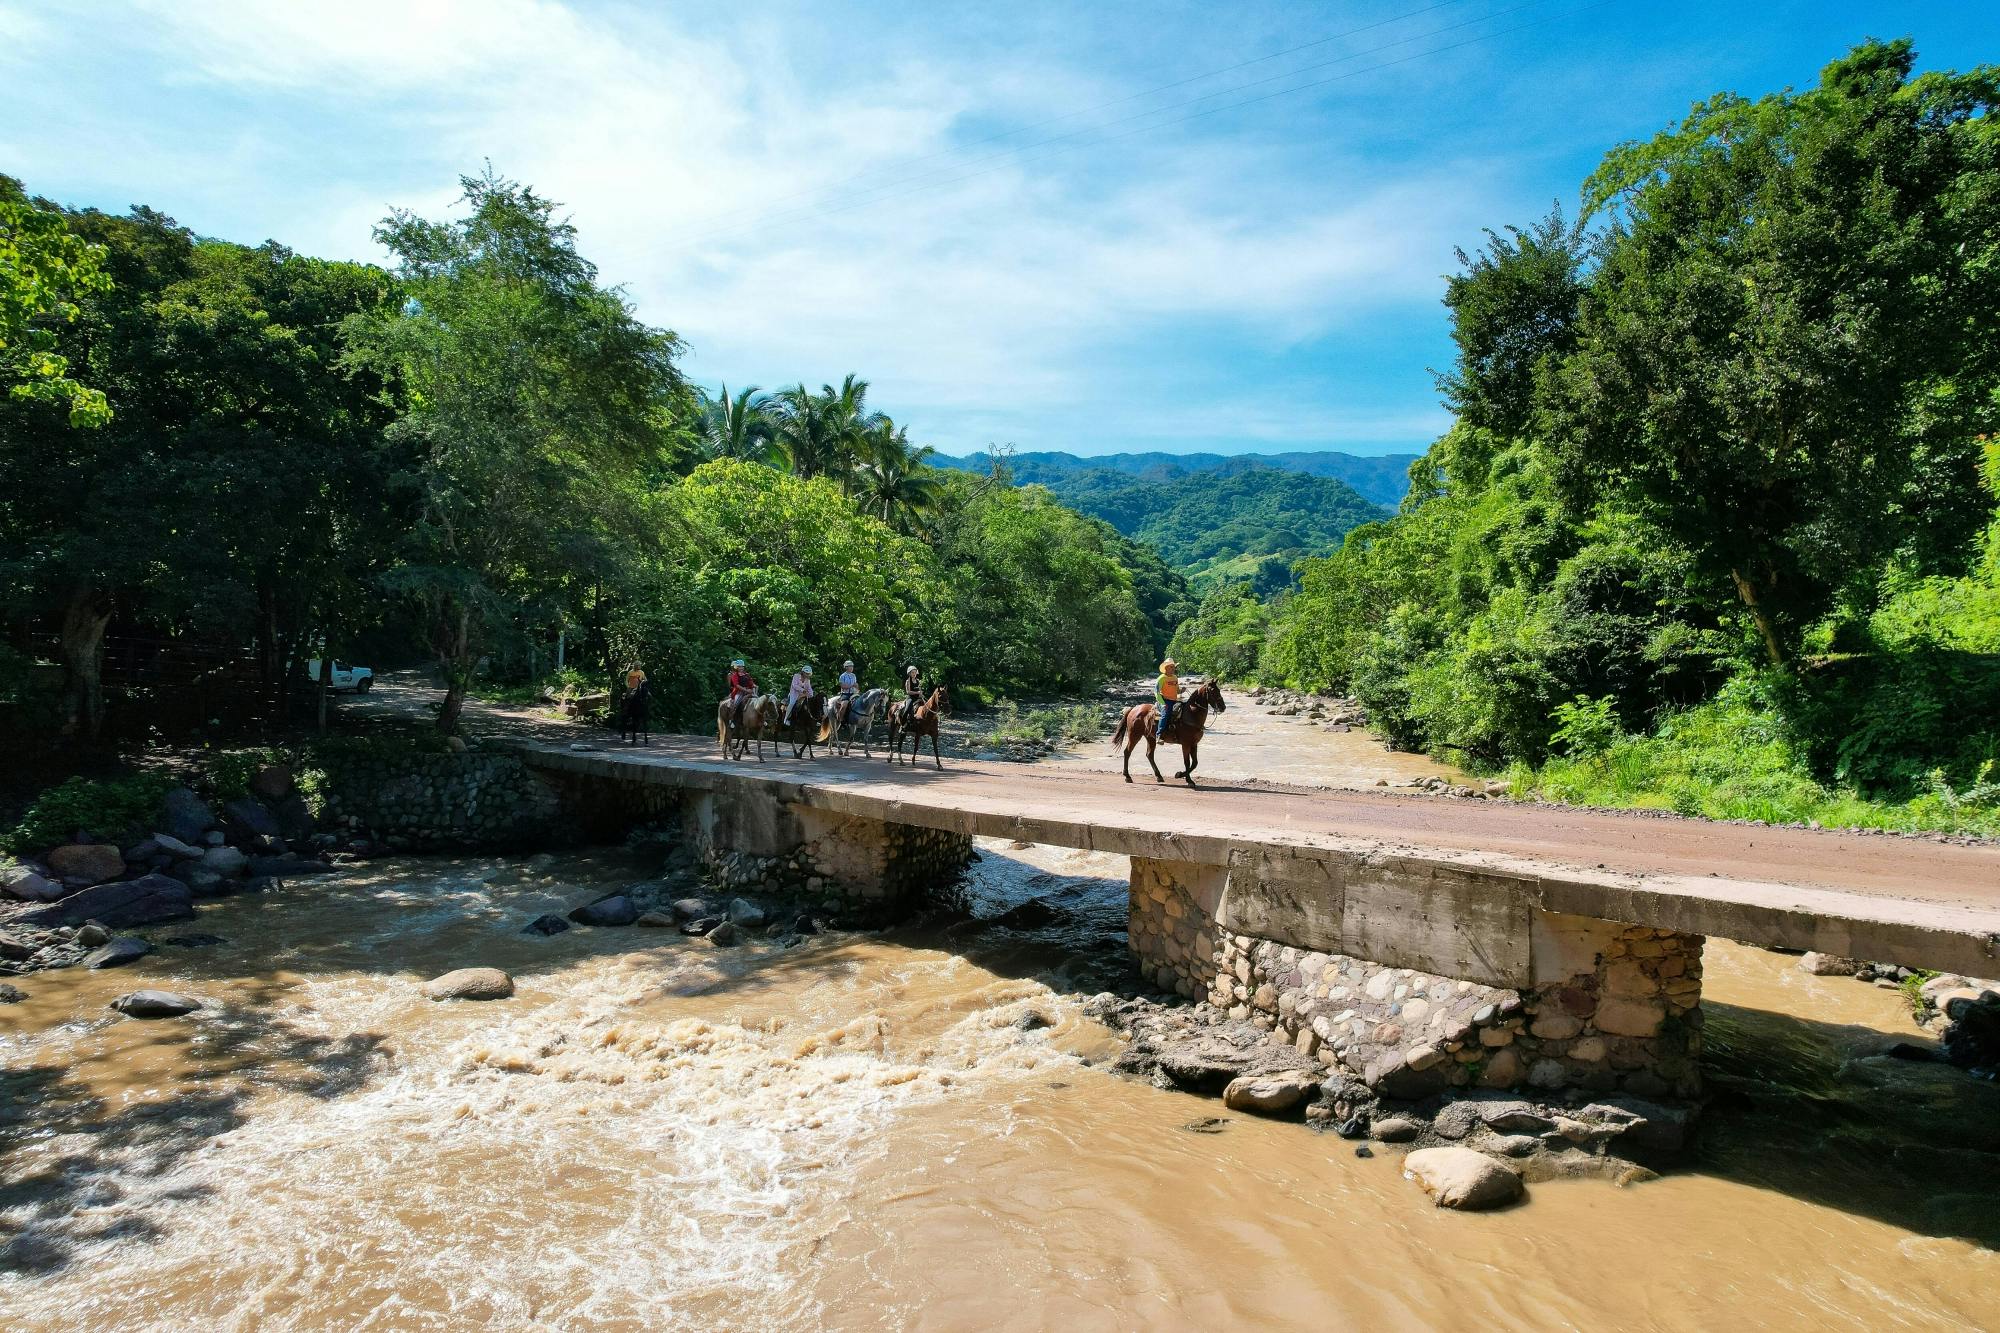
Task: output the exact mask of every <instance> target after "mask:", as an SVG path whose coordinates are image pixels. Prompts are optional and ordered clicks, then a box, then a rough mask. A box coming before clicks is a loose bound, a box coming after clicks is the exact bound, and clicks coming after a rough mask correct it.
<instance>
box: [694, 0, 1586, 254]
mask: <svg viewBox="0 0 2000 1333" xmlns="http://www.w3.org/2000/svg"><path fill="white" fill-rule="evenodd" d="M1547 2H1548V0H1529V2H1528V3H1526V4H1521V5H1516V6H1515V7H1514V8H1512V9H1508V10H1502V11H1500V12H1499V13H1496V14H1489V15H1486V16H1485V17H1484V18H1481V19H1476V20H1471V21H1470V22H1468V23H1461V24H1454V25H1451V26H1450V27H1447V28H1440V29H1436V30H1433V31H1432V32H1429V33H1425V34H1422V35H1421V36H1420V37H1416V38H1406V39H1403V40H1401V41H1396V42H1389V43H1386V44H1384V45H1383V46H1380V47H1376V48H1373V49H1372V50H1369V51H1362V52H1356V53H1354V55H1352V56H1347V57H1343V58H1342V59H1341V60H1336V61H1327V62H1323V63H1321V64H1319V65H1309V66H1305V67H1303V68H1302V69H1298V70H1293V71H1291V72H1290V73H1288V74H1284V75H1279V76H1276V78H1274V79H1259V80H1256V81H1253V82H1251V83H1247V84H1241V85H1238V86H1237V87H1234V88H1229V89H1223V90H1221V91H1219V92H1216V93H1209V94H1205V95H1204V96H1202V97H1197V98H1192V99H1190V100H1188V101H1186V102H1182V103H1177V104H1175V105H1173V106H1167V107H1160V108H1156V109H1155V110H1153V111H1150V112H1145V113H1142V114H1141V115H1138V116H1127V117H1124V118H1122V119H1120V120H1114V121H1110V122H1107V123H1106V124H1105V125H1102V126H1095V127H1091V128H1090V129H1085V130H1079V131H1076V132H1074V133H1071V134H1063V135H1055V136H1052V137H1051V138H1048V139H1043V140H1039V141H1037V142H1036V143H1032V144H1024V145H1022V146H1021V147H1020V148H1018V149H1015V150H1010V151H1009V152H1006V153H997V154H989V155H988V156H987V157H984V158H975V159H973V161H972V162H970V163H966V164H964V165H967V166H971V165H976V164H977V163H979V162H983V161H993V160H995V159H997V158H1001V157H1014V156H1017V155H1018V154H1019V153H1026V152H1029V151H1032V150H1034V149H1036V148H1042V147H1048V146H1050V145H1059V146H1057V147H1054V148H1053V150H1052V151H1051V152H1049V153H1047V154H1044V155H1043V156H1044V157H1054V156H1055V155H1056V154H1058V153H1063V152H1070V151H1074V150H1075V149H1078V148H1089V147H1099V146H1102V145H1104V144H1107V143H1115V142H1117V141H1118V140H1120V139H1129V138H1131V137H1132V136H1134V135H1138V134H1147V133H1150V132H1152V131H1154V130H1161V129H1168V128H1170V127H1172V126H1175V125H1183V124H1186V123H1187V122H1189V121H1193V120H1199V119H1201V118H1203V117H1205V116H1211V115H1216V114H1219V113H1221V112H1224V111H1233V110H1236V109H1238V108H1240V107H1246V106H1253V105H1255V104H1257V103H1259V102H1267V101H1270V100H1271V99H1273V98H1277V97H1286V96H1289V95H1291V94H1293V93H1301V92H1309V91H1311V90H1312V89H1315V88H1323V87H1326V86H1327V85H1329V84H1334V83H1340V82H1343V81H1345V80H1347V79H1352V78H1358V77H1360V76H1361V75H1363V74H1373V73H1376V72H1378V71H1380V70H1384V69H1390V68H1393V67H1395V66H1397V65H1405V64H1409V63H1410V62H1411V61H1414V60H1421V59H1424V58H1425V57H1428V56H1434V55H1443V54H1444V53H1446V52H1448V51H1456V50H1459V49H1461V48H1463V47H1467V46H1472V45H1474V44H1476V43H1479V42H1484V41H1490V40H1492V39H1493V38H1496V37H1505V36H1508V35H1509V34H1512V33H1517V32H1524V31H1526V30H1528V29H1530V28H1536V27H1541V26H1542V25H1544V24H1547V23H1552V22H1555V21H1557V20H1559V19H1567V18H1574V17H1576V16H1577V15H1580V14H1585V13H1588V12H1589V11H1591V10H1593V9H1601V8H1603V7H1604V6H1605V5H1607V4H1609V3H1611V0H1594V3H1592V4H1587V5H1584V6H1582V7H1581V8H1579V9H1575V10H1571V11H1568V12H1566V13H1562V14H1554V15H1548V16H1546V17H1542V18H1536V19H1531V20H1529V21H1528V22H1526V23H1518V24H1515V25H1513V26H1512V27H1508V28H1499V29H1495V30H1494V31H1492V32H1486V33H1479V34H1476V35H1474V36H1471V37H1467V38H1465V39H1463V40H1461V41H1457V42H1451V43H1448V44H1446V45H1444V46H1439V47H1433V48H1430V49H1428V50H1423V51H1417V52H1413V53H1411V54H1410V55H1407V56H1399V57H1397V58H1396V59H1394V60H1385V61H1382V62H1380V63H1379V64H1374V65H1369V66H1366V67H1364V68H1362V69H1357V70H1349V71H1347V72H1346V73H1344V74H1336V75H1333V76H1331V77H1328V78H1324V79H1315V80H1313V81H1312V82H1310V83H1302V84H1297V85H1295V86H1293V87H1290V88H1279V89H1276V90H1274V91H1272V92H1268V93H1262V94H1259V95H1258V96H1256V97H1249V98H1245V99H1243V100H1241V101H1237V102H1230V103H1226V104H1225V105H1222V106H1215V107H1208V108H1206V109H1204V110H1201V111H1196V112H1193V113H1192V114H1189V115H1186V116H1181V117H1178V118H1176V119H1174V120H1167V121H1160V122H1157V123H1155V124H1151V125H1141V126H1139V127H1138V128H1136V129H1132V130H1127V131H1125V132H1123V133H1120V134H1113V135H1106V136H1104V137H1101V138H1095V139H1091V140H1089V141H1086V142H1081V143H1078V142H1069V141H1072V140H1075V139H1077V138H1078V137H1079V136H1081V135H1083V134H1093V133H1097V132H1099V131H1101V130H1103V129H1106V128H1109V127H1110V126H1114V125H1120V124H1125V123H1128V122H1130V121H1132V120H1139V119H1145V118H1146V117H1148V116H1153V115H1158V114H1160V113H1161V112H1164V111H1172V110H1178V109H1180V108H1181V107H1186V106H1193V105H1195V104H1196V103H1197V102H1202V101H1206V100H1208V99H1209V98H1211V97H1220V96H1226V95H1228V94H1229V93H1235V92H1242V91H1244V90H1245V89H1247V88H1254V87H1258V86H1260V85H1262V84H1264V83H1270V82H1275V81H1276V80H1277V79H1285V78H1296V77H1297V76H1298V75H1299V74H1302V73H1307V72H1310V71H1311V70H1313V69H1323V68H1326V67H1327V66H1328V65H1332V64H1342V63H1345V62H1346V60H1349V59H1354V58H1357V57H1359V56H1364V55H1372V54H1377V53H1379V52H1381V51H1386V50H1391V49H1393V48H1395V47H1397V46H1403V45H1407V44H1408V43H1409V42H1410V41H1420V40H1423V38H1425V37H1435V36H1439V35H1441V34H1443V33H1445V32H1449V31H1453V30H1455V29H1457V28H1464V27H1468V26H1472V24H1474V23H1480V22H1487V21H1490V20H1491V19H1494V18H1499V17H1502V16H1504V15H1506V14H1510V13H1518V12H1520V11H1521V10H1524V9H1531V8H1534V7H1536V6H1537V5H1540V4H1544V3H1547ZM1034 160H1037V161H1039V160H1042V159H1039V158H1038V159H1034ZM1007 165H1009V164H1007V163H1002V164H1001V165H998V166H990V167H986V168H983V169H981V170H979V171H970V172H965V173H963V174H960V175H957V176H950V177H946V178H944V179H942V180H926V179H924V177H923V176H919V177H912V178H909V180H911V181H921V182H922V183H920V184H916V185H915V187H914V188H912V189H909V190H903V191H899V192H898V193H895V194H889V195H880V196H879V197H863V196H876V195H878V194H879V191H880V190H883V189H889V188H892V187H893V186H894V185H896V184H901V183H906V182H888V183H885V184H884V185H882V186H878V187H873V188H871V189H869V190H866V191H863V192H862V194H861V195H857V196H850V197H849V198H848V199H847V200H845V201H839V200H836V201H835V203H834V206H830V207H823V208H812V209H802V210H793V211H788V212H785V213H780V214H778V215H775V216H772V217H769V218H766V219H762V220H754V219H753V220H752V221H751V222H750V223H748V224H746V225H745V226H742V227H732V228H727V229H723V230H719V231H714V232H705V233H702V234H699V235H695V236H691V237H688V238H686V239H685V240H682V241H680V242H675V243H670V244H669V245H668V246H667V247H666V248H668V249H669V250H685V249H689V248H691V247H693V246H695V245H699V244H701V243H702V242H703V241H707V240H712V239H715V238H716V237H719V236H740V235H743V234H744V233H745V232H748V231H761V230H765V229H767V228H769V227H773V226H781V225H783V224H785V223H787V222H795V221H808V220H812V219H815V218H821V217H831V216H834V215H837V214H840V213H845V212H852V211H853V210H854V209H856V208H865V207H868V206H870V205H873V204H880V203H888V202H891V201H893V200H896V199H902V198H907V197H908V196H910V195H913V194H919V193H922V192H923V191H924V190H927V189H932V188H936V187H941V186H946V185H956V184H958V183H960V182H963V181H968V180H973V179H976V178H977V177H980V176H987V175H991V174H992V173H993V172H996V171H1002V170H1005V169H1006V166H1007ZM935 174H936V173H925V175H926V176H929V175H935Z"/></svg>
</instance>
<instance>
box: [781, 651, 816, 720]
mask: <svg viewBox="0 0 2000 1333" xmlns="http://www.w3.org/2000/svg"><path fill="white" fill-rule="evenodd" d="M812 697H813V669H812V663H810V662H808V663H806V664H805V665H804V666H802V667H800V668H799V669H798V670H797V671H795V672H793V673H792V688H791V690H790V692H789V693H787V694H786V696H785V725H786V726H788V727H789V726H791V725H792V710H793V709H795V708H797V707H798V706H799V704H800V702H801V701H802V700H806V699H810V698H812Z"/></svg>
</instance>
